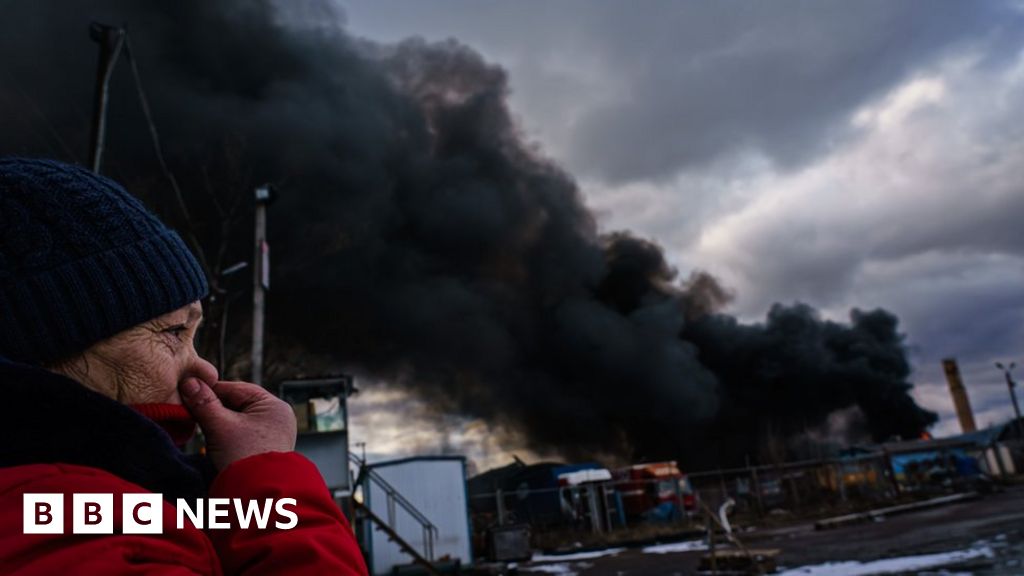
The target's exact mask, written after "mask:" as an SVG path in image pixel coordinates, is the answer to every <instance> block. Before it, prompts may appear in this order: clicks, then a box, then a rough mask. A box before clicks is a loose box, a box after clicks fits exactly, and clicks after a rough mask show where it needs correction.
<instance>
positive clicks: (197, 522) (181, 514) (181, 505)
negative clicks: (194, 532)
mask: <svg viewBox="0 0 1024 576" xmlns="http://www.w3.org/2000/svg"><path fill="white" fill-rule="evenodd" d="M177 508H178V530H183V529H184V528H185V516H186V515H188V519H189V520H190V521H191V522H192V525H193V526H195V527H196V528H199V529H200V530H202V529H203V500H202V498H200V499H198V500H196V509H195V512H194V513H193V511H192V509H191V508H189V506H188V502H186V501H185V499H184V498H178V506H177Z"/></svg>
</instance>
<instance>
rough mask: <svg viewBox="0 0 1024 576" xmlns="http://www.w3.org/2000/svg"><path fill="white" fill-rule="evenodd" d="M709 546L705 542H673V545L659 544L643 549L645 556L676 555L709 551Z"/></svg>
mask: <svg viewBox="0 0 1024 576" xmlns="http://www.w3.org/2000/svg"><path fill="white" fill-rule="evenodd" d="M707 549H708V545H707V544H705V543H704V541H703V540H687V541H686V542H673V543H671V544H658V545H656V546H647V547H645V548H644V549H643V553H644V554H675V553H677V552H693V551H696V550H707Z"/></svg>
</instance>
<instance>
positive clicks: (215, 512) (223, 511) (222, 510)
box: [207, 498, 231, 530]
mask: <svg viewBox="0 0 1024 576" xmlns="http://www.w3.org/2000/svg"><path fill="white" fill-rule="evenodd" d="M207 502H208V503H209V505H208V506H207V510H208V511H209V514H207V515H208V516H209V519H210V521H209V523H208V524H207V526H209V528H210V530H224V529H225V528H231V523H230V522H218V521H217V519H218V518H227V517H228V514H229V513H230V511H229V510H228V506H230V505H231V500H230V499H228V498H210V499H209V500H207Z"/></svg>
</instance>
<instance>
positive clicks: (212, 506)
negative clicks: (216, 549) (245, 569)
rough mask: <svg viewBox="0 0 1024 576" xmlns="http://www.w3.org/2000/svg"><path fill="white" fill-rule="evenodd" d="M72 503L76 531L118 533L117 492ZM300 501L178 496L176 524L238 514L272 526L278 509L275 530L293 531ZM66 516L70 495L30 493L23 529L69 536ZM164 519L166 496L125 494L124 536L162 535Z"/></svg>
mask: <svg viewBox="0 0 1024 576" xmlns="http://www.w3.org/2000/svg"><path fill="white" fill-rule="evenodd" d="M71 502H72V506H71V532H72V533H73V534H113V533H114V514H115V509H114V495H113V494H72V500H71ZM295 505H296V502H295V499H294V498H281V499H280V500H272V499H270V498H266V499H263V500H242V499H241V498H209V499H205V500H204V499H199V500H196V501H195V505H194V506H193V505H190V504H189V503H188V501H187V500H184V499H182V498H178V500H177V503H176V505H175V516H176V521H177V523H176V525H177V528H178V530H182V529H184V527H185V519H186V518H188V520H189V521H190V522H191V523H192V525H194V526H195V527H196V528H200V529H203V528H206V529H209V530H223V529H227V528H231V523H230V521H229V519H230V518H231V515H232V513H234V517H235V519H236V520H237V521H238V527H239V528H243V529H248V528H250V526H252V527H254V528H259V529H261V530H262V529H266V528H267V527H268V526H270V525H271V522H270V520H271V516H272V514H271V512H276V514H277V516H278V517H279V518H283V519H284V520H285V521H283V522H282V521H281V520H280V519H278V520H275V521H274V523H273V526H274V528H277V529H279V530H291V529H292V528H295V527H296V526H297V525H298V523H299V517H298V515H297V514H296V513H295V511H294V507H295ZM64 514H65V510H64V494H25V495H24V499H23V522H22V531H23V532H24V533H25V534H63V533H64ZM163 520H164V500H163V497H162V496H161V495H160V494H122V495H121V529H120V533H121V534H162V533H163V530H164V522H163Z"/></svg>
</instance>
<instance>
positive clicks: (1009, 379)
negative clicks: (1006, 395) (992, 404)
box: [996, 362, 1024, 438]
mask: <svg viewBox="0 0 1024 576" xmlns="http://www.w3.org/2000/svg"><path fill="white" fill-rule="evenodd" d="M1015 366H1017V363H1016V362H1010V365H1009V366H1006V367H1004V366H1003V363H1002V362H996V368H999V369H1000V370H1002V371H1003V376H1005V377H1006V387H1007V388H1009V390H1010V400H1011V401H1013V414H1014V417H1015V420H1014V422H1015V423H1016V425H1017V436H1018V437H1019V438H1024V429H1021V427H1022V426H1024V423H1022V422H1021V420H1020V406H1018V405H1017V391H1016V390H1014V388H1015V387H1016V386H1017V383H1016V382H1014V381H1013V376H1011V375H1010V372H1011V371H1012V370H1013V369H1014V367H1015Z"/></svg>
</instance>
